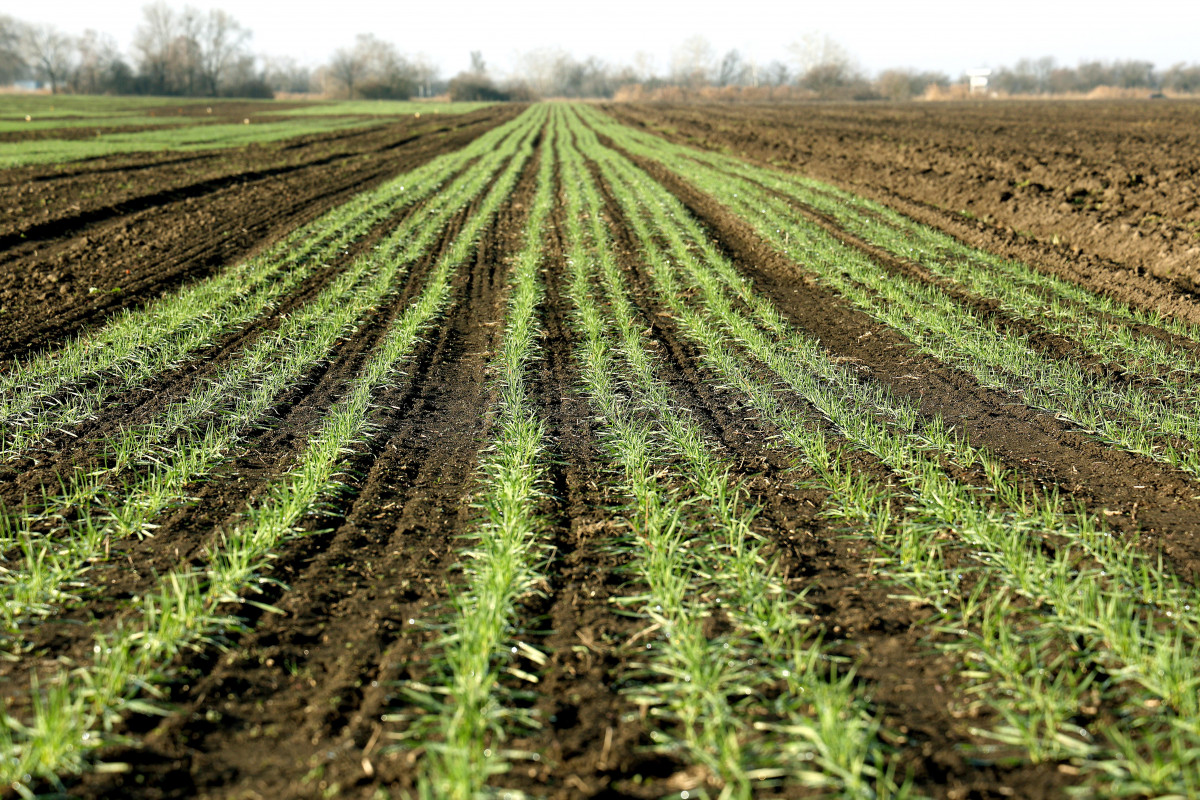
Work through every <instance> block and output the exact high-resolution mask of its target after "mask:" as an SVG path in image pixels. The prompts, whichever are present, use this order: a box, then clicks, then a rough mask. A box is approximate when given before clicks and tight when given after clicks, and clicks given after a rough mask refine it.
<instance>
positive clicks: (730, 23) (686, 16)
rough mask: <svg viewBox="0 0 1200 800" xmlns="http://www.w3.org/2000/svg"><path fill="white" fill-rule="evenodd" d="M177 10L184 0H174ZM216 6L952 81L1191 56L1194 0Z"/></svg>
mask: <svg viewBox="0 0 1200 800" xmlns="http://www.w3.org/2000/svg"><path fill="white" fill-rule="evenodd" d="M144 5H146V2H145V0H86V2H85V1H83V0H38V2H35V3H26V4H20V5H17V4H14V5H10V6H9V9H8V13H10V14H13V15H14V16H16V17H18V18H20V19H23V20H25V21H27V22H50V23H53V24H56V25H58V26H59V27H60V28H62V29H64V30H65V31H67V32H68V33H82V32H83V30H84V29H86V28H94V29H96V30H100V31H104V32H107V33H111V34H112V35H113V36H115V37H116V38H117V41H118V43H119V44H120V45H121V46H122V47H123V48H126V49H128V46H129V44H130V42H131V40H132V37H133V31H134V30H135V29H136V28H137V26H138V24H139V23H140V21H141V9H142V7H143V6H144ZM169 5H171V6H173V7H177V8H178V7H182V6H183V5H185V3H184V2H169ZM190 5H194V6H196V7H197V8H200V9H205V10H206V9H209V8H224V9H225V10H226V11H229V12H231V13H232V14H233V15H234V17H235V18H236V19H237V20H238V21H239V22H241V23H242V24H243V25H244V26H246V27H248V28H249V29H250V30H252V31H253V32H254V39H253V40H252V43H251V45H252V47H253V49H254V50H255V52H258V53H261V54H264V55H270V56H284V55H290V56H293V57H295V58H297V59H298V60H300V61H301V62H302V63H306V64H309V65H311V66H316V65H319V64H321V63H323V62H325V61H326V60H327V59H328V58H329V56H330V54H331V53H332V52H333V51H334V50H336V49H337V48H339V47H342V46H345V45H348V44H351V43H352V42H353V41H354V37H355V35H356V34H359V33H373V34H375V35H376V36H379V37H380V38H383V39H387V40H390V41H392V42H395V43H396V44H397V45H398V46H399V48H400V49H401V51H402V52H405V53H412V54H415V53H419V52H420V53H425V54H427V55H428V56H430V58H431V59H432V60H433V61H434V62H435V63H437V64H439V65H440V66H441V68H442V70H443V73H444V74H445V75H446V76H450V75H453V74H454V73H456V72H458V71H459V70H462V69H464V68H465V67H466V66H467V64H468V63H469V53H470V51H472V50H480V51H482V52H483V54H484V58H485V60H486V61H487V63H488V66H489V68H491V69H493V71H498V72H503V71H504V70H507V69H509V68H511V66H512V65H513V63H514V60H515V56H516V55H517V54H518V53H520V52H524V51H529V50H533V49H537V48H544V47H557V48H562V49H564V50H567V51H568V52H570V53H571V54H572V55H575V56H576V57H579V58H582V57H585V56H589V55H596V56H600V57H601V58H603V59H605V60H607V61H610V62H616V63H632V62H633V60H634V58H635V56H636V55H637V54H638V53H645V54H648V55H649V56H651V57H652V59H653V63H654V65H655V67H656V68H657V69H658V70H665V69H666V68H667V67H669V65H670V61H671V54H672V52H673V51H674V50H675V48H677V47H678V46H679V45H680V44H681V43H682V42H683V41H684V40H686V39H688V38H689V37H691V36H696V35H700V36H704V37H705V38H707V39H708V40H709V41H710V42H711V43H712V46H713V48H714V49H715V50H716V51H717V52H718V53H721V52H724V51H726V50H728V49H730V48H735V47H736V48H738V49H739V50H741V51H742V53H743V55H745V56H746V57H749V58H754V59H756V60H757V61H759V62H760V63H765V62H768V61H770V60H772V59H776V58H778V59H781V60H786V58H787V45H788V44H789V43H791V42H794V41H796V40H799V39H800V38H801V37H803V36H804V35H805V34H806V33H812V32H819V33H821V34H825V35H827V36H829V37H831V38H832V39H834V40H835V41H837V42H839V43H840V44H841V45H843V46H844V47H845V48H846V49H847V50H849V51H850V53H851V54H853V55H854V56H855V57H856V58H857V59H858V62H859V63H860V64H861V65H862V66H863V67H865V68H866V69H867V70H868V71H870V72H872V73H874V72H877V71H879V70H881V69H886V68H887V67H893V66H900V67H916V68H919V69H931V70H940V71H943V72H946V73H949V74H950V75H951V76H952V77H957V76H958V75H960V74H961V73H962V72H963V71H964V70H966V69H969V68H971V67H975V66H1000V65H1010V64H1012V63H1013V62H1015V61H1016V60H1017V59H1019V58H1022V57H1034V58H1036V57H1041V56H1045V55H1050V56H1054V57H1055V58H1056V59H1058V61H1059V62H1060V63H1064V64H1068V65H1074V64H1075V63H1077V62H1078V61H1080V60H1082V59H1104V60H1107V59H1130V58H1137V59H1144V60H1148V61H1152V62H1154V63H1155V64H1156V65H1157V66H1158V67H1160V68H1163V67H1167V66H1170V65H1171V64H1173V63H1176V62H1179V61H1186V62H1200V0H1132V1H1131V0H1123V1H1122V2H1112V0H1087V1H1086V2H1085V1H1082V0H1010V2H1003V0H993V1H992V2H966V0H955V1H954V2H951V1H950V0H910V1H909V2H905V1H904V0H892V1H891V2H867V1H866V0H840V2H839V1H836V0H819V1H816V0H810V1H808V2H805V1H804V0H794V1H793V2H769V1H768V0H682V1H677V2H668V1H667V0H600V1H599V2H595V3H585V2H571V1H570V0H559V1H558V2H554V1H552V0H457V2H456V1H455V0H442V1H441V2H414V1H413V0H407V1H402V2H395V1H394V0H393V2H387V0H383V2H380V0H336V1H335V2H320V3H300V2H295V0H292V2H281V0H237V2H232V1H230V2H223V3H222V2H208V1H207V0H196V1H195V2H192V3H190Z"/></svg>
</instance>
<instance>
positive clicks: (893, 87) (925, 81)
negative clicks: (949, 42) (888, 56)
mask: <svg viewBox="0 0 1200 800" xmlns="http://www.w3.org/2000/svg"><path fill="white" fill-rule="evenodd" d="M931 85H933V86H949V85H950V77H949V76H948V75H946V74H945V73H942V72H918V71H917V70H915V69H888V70H884V71H883V72H881V73H879V77H878V78H876V79H875V88H876V90H877V91H878V92H879V94H881V95H882V96H883V97H886V98H887V99H888V100H911V99H912V98H914V97H918V96H920V95H922V94H924V92H925V90H926V89H928V88H929V87H930V86H931Z"/></svg>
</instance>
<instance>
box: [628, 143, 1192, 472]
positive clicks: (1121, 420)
mask: <svg viewBox="0 0 1200 800" xmlns="http://www.w3.org/2000/svg"><path fill="white" fill-rule="evenodd" d="M605 130H606V132H608V131H611V130H613V127H612V126H611V125H610V126H609V127H608V128H606V129H605ZM622 145H623V146H626V147H628V149H630V150H631V152H637V153H639V154H641V155H646V156H647V157H650V158H656V159H662V158H664V156H662V155H661V154H658V153H657V152H656V151H654V150H653V149H651V148H647V147H642V146H641V145H639V144H637V143H636V142H635V141H634V140H633V137H630V136H626V137H625V138H623V139H622ZM664 163H667V165H668V166H671V165H672V164H673V163H674V162H673V160H671V159H669V158H668V161H667V162H664ZM691 163H692V165H693V166H695V165H696V162H694V161H693V162H691ZM675 166H678V165H677V164H676V165H675ZM687 174H688V179H689V180H690V181H692V183H694V184H695V185H696V186H697V187H698V188H700V189H702V190H703V191H705V192H708V193H709V194H711V195H712V196H713V197H715V198H717V199H718V200H720V201H721V202H723V203H726V204H727V205H728V207H729V208H730V209H732V210H733V211H735V212H736V213H738V214H740V215H742V216H743V217H744V218H745V219H746V220H747V221H748V222H749V223H750V224H751V225H752V226H753V227H754V228H755V230H756V231H757V233H758V234H759V235H760V236H762V237H763V238H764V240H766V241H768V242H770V243H771V244H772V245H774V246H775V247H776V248H778V249H779V250H780V251H782V252H784V253H786V254H787V255H788V256H789V257H790V258H792V259H793V260H795V261H797V262H798V263H801V264H804V265H805V267H806V269H808V270H810V271H812V272H814V273H815V274H816V275H817V276H818V278H819V279H820V280H821V281H822V282H823V283H824V284H825V285H827V286H829V287H831V288H833V289H834V290H835V291H837V292H838V293H839V294H842V295H843V296H845V297H846V298H847V299H848V300H849V301H850V302H851V303H852V304H854V305H855V306H856V307H858V308H860V309H862V310H864V311H866V312H867V313H868V314H870V315H871V316H873V317H875V318H876V319H878V320H879V321H881V322H883V323H884V324H887V325H889V326H891V327H894V328H896V329H897V330H899V331H900V332H901V333H903V334H904V335H905V336H907V337H908V338H909V339H910V340H912V341H913V342H914V343H915V344H916V345H918V346H919V347H920V348H921V349H922V350H923V351H924V352H927V353H929V354H931V355H933V356H934V357H936V358H939V359H940V360H942V361H944V362H946V363H949V364H952V365H954V366H956V367H959V368H961V369H964V370H965V371H967V372H969V373H970V374H971V375H973V376H974V377H975V378H976V380H978V381H979V382H980V383H981V384H982V385H984V386H987V387H989V388H997V389H1002V390H1003V391H1006V392H1009V393H1013V394H1016V395H1018V396H1020V397H1022V399H1023V400H1024V402H1025V403H1026V404H1029V405H1032V406H1035V407H1040V408H1045V409H1047V410H1050V411H1053V412H1055V413H1058V414H1060V415H1062V416H1064V417H1066V418H1067V419H1069V420H1071V421H1073V422H1075V423H1076V424H1078V425H1080V426H1082V427H1083V428H1084V429H1085V430H1088V431H1092V432H1094V433H1095V434H1096V435H1098V436H1099V437H1100V438H1102V439H1103V440H1105V441H1107V442H1109V443H1111V444H1115V445H1117V446H1120V447H1122V448H1125V449H1127V450H1130V451H1131V452H1134V453H1138V454H1140V455H1145V456H1148V457H1150V458H1154V459H1156V460H1159V461H1163V462H1166V463H1168V464H1170V465H1172V466H1175V467H1178V468H1180V469H1182V470H1184V471H1186V472H1189V473H1191V474H1192V475H1196V476H1200V448H1197V447H1196V445H1197V444H1198V443H1200V418H1198V417H1197V416H1196V415H1195V414H1194V413H1193V411H1192V409H1191V408H1186V409H1185V408H1180V407H1178V406H1177V405H1168V404H1166V403H1164V402H1163V401H1162V400H1161V399H1160V398H1159V397H1157V396H1156V393H1155V392H1152V391H1148V390H1145V389H1142V388H1140V387H1137V386H1123V385H1121V384H1119V383H1117V382H1114V381H1109V380H1106V379H1103V378H1099V377H1096V376H1094V375H1091V374H1090V373H1089V372H1088V371H1087V370H1086V369H1084V368H1083V367H1080V366H1078V365H1076V364H1073V363H1070V362H1067V361H1060V360H1055V359H1052V358H1048V357H1045V356H1042V355H1040V354H1038V353H1037V352H1036V350H1035V349H1034V348H1033V347H1032V346H1031V345H1030V344H1029V343H1028V341H1027V340H1026V337H1022V336H1016V335H1010V334H1008V333H1006V332H1004V331H1002V330H1000V329H999V328H998V327H997V325H996V324H995V323H994V322H991V321H988V320H986V319H983V318H981V317H980V316H979V315H978V314H976V313H974V312H972V311H970V310H968V309H965V308H963V307H962V306H960V305H959V304H958V303H957V302H955V301H954V300H953V299H952V298H950V297H949V296H947V295H946V294H945V293H944V292H942V291H941V290H940V289H937V288H935V287H930V286H927V285H923V284H920V283H918V282H915V281H912V280H910V279H907V278H903V277H898V276H891V275H888V274H886V273H885V272H883V271H882V270H880V269H879V268H878V267H877V266H876V265H875V264H874V263H873V262H871V261H870V259H869V258H867V257H866V256H864V255H863V254H861V253H859V252H858V251H856V250H853V249H852V248H849V247H847V246H845V245H843V244H841V243H840V242H838V241H837V240H836V239H835V238H833V237H832V236H830V235H829V234H827V233H825V232H824V231H822V230H820V229H819V228H816V226H814V225H812V224H810V223H807V222H806V221H797V220H796V219H795V215H794V213H792V212H791V210H790V208H789V207H788V206H787V204H786V203H784V202H783V201H780V200H778V199H776V198H773V197H768V196H764V193H763V192H762V191H761V190H759V189H756V187H755V186H754V185H753V184H751V183H748V182H746V181H741V180H737V179H731V178H730V176H729V175H728V174H725V173H718V172H716V171H711V170H705V169H703V168H695V169H692V170H691V171H690V172H688V173H687Z"/></svg>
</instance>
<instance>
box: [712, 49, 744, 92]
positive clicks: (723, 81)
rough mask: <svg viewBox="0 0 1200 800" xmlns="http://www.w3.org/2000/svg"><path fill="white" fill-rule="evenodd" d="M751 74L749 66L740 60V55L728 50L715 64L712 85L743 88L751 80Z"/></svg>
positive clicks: (735, 51)
mask: <svg viewBox="0 0 1200 800" xmlns="http://www.w3.org/2000/svg"><path fill="white" fill-rule="evenodd" d="M751 73H752V69H751V66H750V65H749V64H747V63H746V61H745V60H744V59H743V58H742V54H741V53H739V52H738V51H737V50H730V51H729V52H727V53H726V54H725V55H723V56H722V57H721V61H720V63H718V64H717V71H716V74H715V75H714V76H713V83H714V84H715V85H716V86H744V85H745V84H747V83H749V82H750V81H751V80H752V78H751Z"/></svg>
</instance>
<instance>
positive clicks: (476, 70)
mask: <svg viewBox="0 0 1200 800" xmlns="http://www.w3.org/2000/svg"><path fill="white" fill-rule="evenodd" d="M470 72H471V74H472V75H478V76H479V77H481V78H482V77H483V76H484V75H487V62H486V61H484V60H483V51H482V50H472V51H471V69H470Z"/></svg>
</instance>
